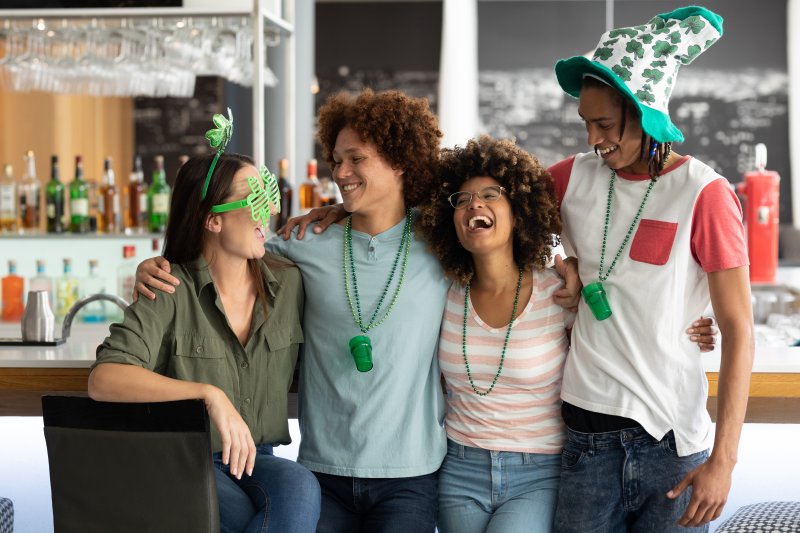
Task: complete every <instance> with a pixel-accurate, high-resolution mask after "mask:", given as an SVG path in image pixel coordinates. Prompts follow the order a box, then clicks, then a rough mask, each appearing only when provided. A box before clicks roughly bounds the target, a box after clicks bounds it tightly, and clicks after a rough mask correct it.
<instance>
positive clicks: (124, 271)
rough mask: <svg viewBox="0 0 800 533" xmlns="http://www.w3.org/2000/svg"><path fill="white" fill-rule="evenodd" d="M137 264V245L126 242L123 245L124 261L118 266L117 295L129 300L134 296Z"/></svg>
mask: <svg viewBox="0 0 800 533" xmlns="http://www.w3.org/2000/svg"><path fill="white" fill-rule="evenodd" d="M136 266H137V263H136V247H135V246H133V245H132V244H126V245H125V246H123V247H122V261H121V262H120V264H119V266H118V267H117V295H118V296H119V297H120V298H122V299H123V300H125V301H128V302H130V301H131V299H132V298H133V286H134V285H135V284H136Z"/></svg>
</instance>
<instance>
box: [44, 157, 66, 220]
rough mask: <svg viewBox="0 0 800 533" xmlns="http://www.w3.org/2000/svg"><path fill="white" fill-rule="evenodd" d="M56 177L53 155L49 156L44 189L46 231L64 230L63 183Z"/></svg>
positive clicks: (56, 168) (55, 160)
mask: <svg viewBox="0 0 800 533" xmlns="http://www.w3.org/2000/svg"><path fill="white" fill-rule="evenodd" d="M58 178H59V176H58V156H57V155H53V156H52V157H51V158H50V181H48V182H47V186H46V187H45V190H44V194H45V206H46V207H45V210H46V211H47V213H46V214H47V233H62V232H63V231H64V185H63V184H62V183H61V181H60V180H59V179H58Z"/></svg>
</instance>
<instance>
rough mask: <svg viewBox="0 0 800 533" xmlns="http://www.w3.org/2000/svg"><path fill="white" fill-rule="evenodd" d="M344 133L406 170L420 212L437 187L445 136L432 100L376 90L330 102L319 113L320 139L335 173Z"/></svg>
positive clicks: (410, 198)
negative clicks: (337, 150) (335, 159)
mask: <svg viewBox="0 0 800 533" xmlns="http://www.w3.org/2000/svg"><path fill="white" fill-rule="evenodd" d="M344 128H352V129H353V130H354V131H355V132H356V133H358V136H359V138H360V139H361V140H362V141H363V142H371V143H373V144H374V145H375V146H376V147H377V150H378V153H379V154H380V155H381V156H382V157H383V158H384V159H386V161H387V162H388V163H389V165H391V167H392V168H396V169H402V170H403V196H404V198H405V202H406V206H408V207H415V206H417V205H418V204H419V203H420V201H422V200H423V199H424V198H425V197H427V196H428V194H429V192H430V189H431V187H432V186H435V183H436V164H437V160H438V157H439V140H440V138H441V136H442V132H441V131H439V123H438V121H437V120H436V116H435V115H434V114H433V113H432V112H431V110H430V108H429V107H428V101H427V100H426V99H423V98H411V97H410V96H408V95H406V94H403V93H402V92H399V91H384V92H378V93H375V92H373V91H372V90H371V89H365V90H364V91H362V92H361V94H359V95H358V96H354V95H351V94H348V93H345V92H340V93H337V94H335V95H333V96H330V97H329V98H328V99H327V100H326V101H325V104H324V105H323V106H322V107H321V108H320V110H319V120H318V136H319V141H320V143H321V144H322V151H323V156H324V157H325V160H326V161H327V162H328V164H329V165H331V168H333V148H334V146H335V145H336V137H337V136H338V135H339V132H340V131H341V130H342V129H344Z"/></svg>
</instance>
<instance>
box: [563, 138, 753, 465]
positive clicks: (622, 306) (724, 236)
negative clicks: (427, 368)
mask: <svg viewBox="0 0 800 533" xmlns="http://www.w3.org/2000/svg"><path fill="white" fill-rule="evenodd" d="M551 173H552V174H553V176H554V180H555V183H556V191H557V193H558V194H559V196H560V197H561V215H562V220H563V228H564V231H563V233H562V240H563V243H564V247H565V249H566V250H567V253H569V254H570V255H576V256H577V257H578V262H579V270H580V276H581V280H582V281H583V283H584V285H588V284H589V283H592V282H594V281H597V280H598V269H599V263H600V252H601V245H602V242H603V226H604V221H605V213H606V205H607V198H608V189H609V180H610V173H611V171H610V169H609V168H608V167H607V166H605V165H604V164H603V162H602V160H601V158H600V157H598V156H596V155H595V154H593V153H587V154H580V155H577V156H575V158H574V159H570V160H567V161H564V162H562V163H559V164H557V165H555V166H554V167H552V168H551ZM648 179H649V177H648V176H635V175H627V174H625V173H619V172H618V173H617V179H616V180H615V185H614V194H613V203H612V215H611V221H610V224H609V229H608V239H607V247H606V254H605V262H604V274H605V272H606V271H607V269H608V267H609V266H610V265H611V263H612V262H613V260H614V257H615V256H616V254H617V251H618V250H619V247H620V244H621V243H622V241H623V239H624V237H625V234H626V233H627V232H628V229H629V228H630V225H631V222H632V221H633V220H634V217H635V216H636V212H637V211H638V209H639V207H640V205H641V202H642V199H643V198H644V194H645V191H646V189H647V186H648ZM741 218H742V212H741V207H740V205H739V202H738V200H737V199H736V197H735V195H734V194H733V191H732V190H731V189H730V186H729V185H728V182H727V181H726V180H725V179H724V178H723V177H721V176H720V175H718V174H717V173H716V172H714V170H712V169H711V168H710V167H708V166H707V165H705V164H703V163H701V162H700V161H698V160H696V159H693V158H690V157H684V158H682V159H681V160H680V161H678V162H677V163H676V164H674V165H672V166H671V167H670V168H668V169H666V170H665V172H664V173H663V175H662V176H661V177H660V178H659V180H658V182H657V183H656V185H655V186H654V187H653V190H652V192H651V194H650V197H649V200H648V201H647V204H646V206H645V208H644V210H643V212H642V215H641V219H640V221H639V223H638V224H637V226H636V228H634V231H633V233H632V235H631V239H630V242H629V243H628V245H627V247H626V248H625V250H623V252H622V254H621V255H620V257H619V260H618V261H617V264H616V266H615V267H614V270H613V272H612V273H611V275H610V276H609V277H608V279H607V280H606V281H604V282H603V286H604V288H605V292H606V295H607V296H608V300H609V304H610V307H611V311H612V313H613V314H612V316H611V317H609V318H608V319H606V320H603V321H598V320H597V319H595V318H594V316H593V315H592V312H591V310H590V309H589V308H588V306H587V305H586V303H585V302H584V301H581V303H580V308H579V312H578V318H577V320H576V322H575V328H574V330H573V337H572V346H571V349H570V355H569V357H568V358H567V364H566V367H565V370H564V386H563V389H562V393H561V397H562V398H563V400H564V401H566V402H569V403H570V404H573V405H576V406H578V407H580V408H583V409H586V410H589V411H594V412H598V413H604V414H609V415H616V416H622V417H625V418H631V419H634V420H636V421H637V422H639V423H640V424H642V426H643V427H644V429H645V430H646V431H647V432H648V433H649V434H650V435H651V436H653V437H654V438H656V439H661V438H662V437H663V436H664V435H665V434H666V433H667V432H668V431H670V430H673V431H674V433H675V440H676V444H677V448H678V454H679V455H680V456H686V455H689V454H692V453H696V452H698V451H701V450H704V449H706V448H708V446H709V444H710V440H711V431H710V430H711V420H710V417H709V415H708V412H707V411H706V399H707V394H708V383H707V381H706V376H705V372H704V371H703V365H702V361H701V357H700V352H699V349H698V347H697V345H696V344H694V343H693V342H691V341H690V340H689V338H688V336H687V335H686V334H685V329H686V328H687V327H688V326H689V324H691V322H692V321H694V320H696V319H697V317H699V316H700V315H701V314H702V312H703V311H704V310H705V309H706V307H707V305H708V303H709V291H708V280H707V276H706V272H713V271H719V270H725V269H730V268H736V267H740V266H744V265H747V264H748V259H747V249H746V246H745V241H744V230H743V227H742V222H741Z"/></svg>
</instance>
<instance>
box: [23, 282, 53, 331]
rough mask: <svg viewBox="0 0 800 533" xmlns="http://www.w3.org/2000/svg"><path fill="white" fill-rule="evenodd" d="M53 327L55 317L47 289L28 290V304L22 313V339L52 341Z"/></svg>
mask: <svg viewBox="0 0 800 533" xmlns="http://www.w3.org/2000/svg"><path fill="white" fill-rule="evenodd" d="M55 328H56V318H55V316H54V315H53V310H52V309H50V297H49V295H48V294H47V291H28V304H27V305H26V306H25V312H24V313H23V314H22V340H23V341H33V342H53V341H54V340H55V339H54V335H55Z"/></svg>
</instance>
